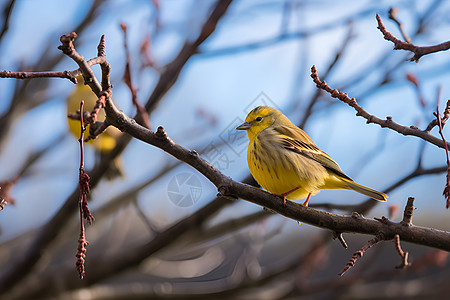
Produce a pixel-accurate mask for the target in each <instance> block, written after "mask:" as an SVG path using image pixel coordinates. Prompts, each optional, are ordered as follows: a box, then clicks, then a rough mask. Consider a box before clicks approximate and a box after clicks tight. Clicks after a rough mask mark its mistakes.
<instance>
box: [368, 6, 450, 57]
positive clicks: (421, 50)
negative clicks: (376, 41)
mask: <svg viewBox="0 0 450 300" xmlns="http://www.w3.org/2000/svg"><path fill="white" fill-rule="evenodd" d="M376 18H377V22H378V29H380V31H381V33H383V36H384V39H385V40H388V41H391V42H393V43H394V50H399V49H402V50H407V51H411V52H412V53H414V56H413V57H411V58H410V59H409V60H410V61H415V62H418V61H419V59H420V58H421V57H422V56H424V55H427V54H430V53H435V52H439V51H445V50H448V49H450V41H447V42H444V43H441V44H438V45H434V46H425V47H419V46H416V45H414V44H413V43H409V42H403V41H401V40H399V39H397V38H396V37H395V36H393V35H392V34H391V33H390V32H389V31H387V29H386V27H385V26H384V24H383V22H382V21H381V18H380V16H379V15H378V14H377V15H376Z"/></svg>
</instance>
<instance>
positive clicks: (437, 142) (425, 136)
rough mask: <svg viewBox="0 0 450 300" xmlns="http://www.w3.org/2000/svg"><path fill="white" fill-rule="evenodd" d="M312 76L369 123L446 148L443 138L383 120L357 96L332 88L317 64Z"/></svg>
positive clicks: (320, 85)
mask: <svg viewBox="0 0 450 300" xmlns="http://www.w3.org/2000/svg"><path fill="white" fill-rule="evenodd" d="M311 78H312V79H313V81H314V83H315V84H316V86H317V87H318V88H319V89H322V90H324V91H326V92H328V93H329V94H330V95H331V97H333V98H336V99H339V100H341V101H342V102H344V103H347V104H348V105H349V106H351V107H353V108H354V109H355V110H356V115H357V116H359V117H363V118H364V119H366V120H367V121H366V123H367V124H370V123H374V124H378V125H380V126H381V127H383V128H384V127H387V128H389V129H392V130H394V131H396V132H398V133H401V134H403V135H411V136H416V137H419V138H421V139H423V140H425V141H427V142H429V143H431V144H433V145H436V146H438V147H440V148H445V145H444V142H443V141H442V140H441V139H439V138H437V137H435V136H433V135H431V134H430V133H428V132H427V131H425V130H420V129H418V128H417V127H415V126H410V127H406V126H402V125H400V124H398V123H396V122H394V120H392V117H389V116H388V117H386V120H382V119H380V118H378V117H376V116H374V115H371V114H369V113H368V112H367V111H366V110H365V109H364V108H362V107H361V106H359V105H358V103H357V102H356V99H355V98H350V97H349V96H348V95H347V94H346V93H343V92H341V91H339V90H337V89H332V88H331V87H330V86H328V84H327V83H326V82H325V81H323V80H321V79H320V78H319V75H318V74H317V69H316V67H315V66H312V67H311Z"/></svg>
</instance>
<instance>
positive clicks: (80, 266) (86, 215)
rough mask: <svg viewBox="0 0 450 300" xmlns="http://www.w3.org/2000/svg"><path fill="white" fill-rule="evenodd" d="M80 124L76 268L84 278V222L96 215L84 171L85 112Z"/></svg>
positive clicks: (82, 103) (87, 176)
mask: <svg viewBox="0 0 450 300" xmlns="http://www.w3.org/2000/svg"><path fill="white" fill-rule="evenodd" d="M83 106H84V101H81V103H80V111H81V112H82V111H83ZM80 124H81V125H80V126H81V133H80V138H79V139H78V142H79V143H80V174H79V187H80V198H79V200H78V206H79V209H80V236H79V238H78V247H77V253H76V255H75V257H76V258H77V261H76V264H75V265H76V269H77V271H78V276H79V277H80V279H83V278H84V274H85V269H84V261H85V258H86V246H87V245H89V242H88V241H87V240H86V233H85V230H84V222H83V219H86V220H87V222H88V223H89V224H90V223H92V221H93V220H94V217H93V216H92V215H91V213H90V211H89V208H88V206H87V198H86V197H87V193H89V175H87V174H86V172H85V171H84V149H83V140H84V136H83V135H84V131H85V130H86V127H85V126H84V122H83V114H82V113H81V114H80Z"/></svg>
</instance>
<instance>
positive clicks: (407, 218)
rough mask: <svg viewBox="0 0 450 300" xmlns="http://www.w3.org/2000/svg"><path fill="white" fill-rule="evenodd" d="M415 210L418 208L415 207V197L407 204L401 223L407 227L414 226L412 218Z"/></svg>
mask: <svg viewBox="0 0 450 300" xmlns="http://www.w3.org/2000/svg"><path fill="white" fill-rule="evenodd" d="M415 209H416V208H415V207H414V197H409V198H408V202H407V203H406V206H405V211H404V212H403V220H402V221H401V223H402V224H404V225H406V226H411V225H412V217H413V213H414V210H415Z"/></svg>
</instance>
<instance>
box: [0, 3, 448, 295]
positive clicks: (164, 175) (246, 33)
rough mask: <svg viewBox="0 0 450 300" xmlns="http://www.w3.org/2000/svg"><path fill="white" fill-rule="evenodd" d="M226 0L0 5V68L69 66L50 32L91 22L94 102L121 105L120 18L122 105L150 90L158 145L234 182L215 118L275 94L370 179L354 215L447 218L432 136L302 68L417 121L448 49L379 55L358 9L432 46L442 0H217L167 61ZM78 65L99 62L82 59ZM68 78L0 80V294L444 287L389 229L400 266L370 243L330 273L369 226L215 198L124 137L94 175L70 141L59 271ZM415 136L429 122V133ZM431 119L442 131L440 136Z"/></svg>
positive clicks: (421, 254)
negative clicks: (107, 167)
mask: <svg viewBox="0 0 450 300" xmlns="http://www.w3.org/2000/svg"><path fill="white" fill-rule="evenodd" d="M226 2H228V1H212V0H200V1H192V0H190V1H188V0H176V1H175V0H153V1H149V0H134V1H120V0H96V1H57V0H42V1H26V0H25V1H24V0H22V1H8V0H3V1H1V2H0V12H1V14H0V69H1V70H10V71H63V70H73V69H76V68H77V66H76V65H75V63H74V62H73V61H72V60H71V59H69V58H68V57H66V56H65V55H63V54H62V53H61V51H59V50H58V49H57V46H58V45H59V44H60V42H59V37H60V36H61V35H63V34H68V33H70V32H72V31H76V32H77V34H78V38H77V39H76V40H75V47H76V49H77V51H78V52H79V53H80V54H82V55H83V56H84V57H85V58H86V59H90V58H93V57H95V56H96V54H97V48H96V47H97V45H98V42H99V40H100V37H101V35H103V34H104V35H105V38H106V55H107V59H108V61H109V62H110V63H111V67H112V69H111V82H112V84H113V85H114V88H113V98H114V101H115V103H116V105H117V106H118V107H119V108H120V109H121V110H123V111H124V112H125V113H126V114H127V115H129V116H134V115H135V113H136V109H135V107H134V106H133V104H132V101H131V93H130V90H129V89H128V87H127V86H126V85H125V84H124V82H123V74H124V70H125V64H126V55H125V49H124V34H123V32H122V30H121V28H120V24H121V23H124V24H126V25H127V42H128V47H129V50H130V58H131V60H130V67H131V70H132V79H133V83H134V85H135V86H136V87H137V88H138V100H139V101H140V103H142V104H143V105H145V104H146V103H147V102H148V100H149V98H150V99H152V98H151V97H159V99H160V100H159V102H158V105H156V106H152V107H151V109H150V123H151V126H152V129H155V128H157V126H160V125H161V126H163V127H164V128H165V129H166V130H167V133H168V135H169V136H170V137H171V138H172V139H173V140H174V141H176V142H177V143H179V144H181V145H182V146H184V147H186V148H188V149H195V150H197V151H198V152H199V153H201V155H202V157H204V158H205V159H206V160H208V161H209V162H211V163H212V164H213V165H214V166H215V167H217V168H218V169H219V170H220V171H222V172H223V173H225V174H226V175H228V176H230V177H232V178H233V179H235V180H242V179H244V178H245V177H247V176H248V175H249V171H248V168H247V162H246V146H247V139H246V136H245V133H243V132H236V131H235V130H234V128H235V127H236V126H237V125H238V124H239V123H240V122H242V120H243V119H244V118H245V116H246V114H247V113H248V112H249V111H250V110H251V109H252V108H253V107H255V106H257V105H261V104H266V105H270V106H273V107H276V108H279V109H281V110H282V111H283V112H284V113H285V114H286V115H287V116H288V117H289V118H290V119H291V120H292V121H293V122H294V123H296V124H298V125H299V126H302V128H304V130H305V131H306V132H307V133H308V134H309V135H310V136H311V137H312V139H313V140H314V141H315V143H316V144H317V145H318V146H319V147H320V148H321V149H322V150H324V151H325V152H327V153H328V154H329V155H330V156H332V157H333V158H334V159H335V160H336V161H337V162H338V163H339V164H340V166H341V168H342V169H343V170H344V171H345V172H346V173H347V174H348V175H349V176H350V177H352V178H353V179H354V180H355V181H357V182H360V183H362V184H364V185H367V186H369V187H372V188H374V189H377V190H380V191H387V192H388V194H389V199H388V202H387V203H378V204H377V205H375V206H374V207H373V208H372V209H368V210H364V211H363V213H364V215H365V216H368V217H372V216H376V217H381V216H383V215H384V216H389V217H390V218H391V219H392V220H394V221H399V220H401V217H402V211H403V207H404V205H405V203H406V200H407V198H408V197H409V196H412V197H415V198H416V202H415V206H416V207H417V210H416V211H415V215H414V220H413V222H414V224H416V225H420V226H425V227H434V228H437V229H442V230H448V229H450V224H449V222H448V214H449V211H448V210H446V209H445V199H444V198H443V196H442V191H443V188H444V185H445V180H446V179H445V173H444V170H445V168H446V159H445V152H444V150H442V149H439V148H437V147H435V146H433V145H430V144H427V143H425V142H423V141H421V140H420V139H418V138H415V137H405V136H402V135H401V134H399V133H396V132H393V131H390V130H388V129H382V128H380V127H379V126H378V125H374V124H369V125H367V124H366V122H365V119H363V118H360V117H356V116H355V111H354V110H353V109H352V108H350V107H349V106H347V105H345V104H343V103H341V102H338V101H336V100H335V99H332V98H330V96H329V95H326V94H322V93H319V92H318V91H317V89H316V87H315V85H314V84H313V83H312V80H311V78H310V68H311V66H312V65H316V67H317V69H318V71H319V75H320V76H321V78H323V79H326V81H327V83H328V84H330V86H332V87H333V88H339V89H340V90H342V91H344V92H346V93H348V94H349V95H350V97H355V98H356V99H357V101H358V103H359V104H360V105H362V106H364V108H365V109H366V110H367V111H368V112H369V113H371V114H374V115H376V116H378V117H380V118H385V117H386V116H392V117H393V119H394V121H396V122H398V123H400V124H403V125H405V126H410V125H414V126H417V127H419V128H422V129H425V128H426V126H427V125H428V123H429V122H430V121H431V120H432V119H433V118H434V116H433V112H434V111H436V105H437V90H438V88H439V87H442V90H441V94H440V99H439V105H440V110H441V112H442V111H443V110H444V108H445V104H446V101H447V99H448V98H449V96H448V95H449V93H450V92H449V91H448V88H447V84H446V83H447V82H448V80H449V75H450V73H449V70H450V68H449V64H450V60H449V55H448V53H447V52H440V53H436V54H431V55H428V56H425V57H422V58H421V59H420V61H419V63H414V62H410V61H408V60H407V59H408V58H410V57H411V56H412V54H410V53H407V52H405V51H393V50H392V48H393V45H392V43H391V42H388V41H386V40H384V39H383V36H382V34H381V33H380V31H379V30H378V29H377V22H376V19H375V14H376V13H378V14H379V15H380V16H381V18H382V20H383V22H384V24H385V25H386V27H387V29H388V30H389V31H390V32H392V33H393V34H394V35H395V36H396V37H398V38H400V39H402V35H401V34H400V32H399V29H398V26H397V24H395V23H394V22H393V21H392V20H390V19H389V17H388V12H389V9H390V8H391V7H395V8H398V14H397V18H398V20H399V21H400V22H401V23H402V25H403V27H404V30H405V32H406V33H407V34H408V35H409V36H410V37H411V39H412V41H413V42H414V43H415V44H416V45H434V44H438V43H441V42H443V41H446V40H448V39H449V35H448V32H450V31H449V29H450V26H449V25H450V24H449V18H448V15H449V13H450V3H449V2H447V1H423V0H420V1H419V0H417V1H346V0H344V1H330V0H322V1H308V0H285V1H274V0H263V1H260V0H234V1H231V4H230V5H229V7H228V8H227V9H226V12H225V13H224V15H223V16H219V17H217V18H216V20H215V21H217V26H216V28H215V30H214V32H213V33H212V34H211V36H209V37H208V38H207V39H206V40H205V41H204V42H202V43H200V44H199V46H198V49H196V51H195V53H193V54H192V55H190V56H188V59H187V61H186V62H185V63H181V64H180V63H179V61H176V62H173V61H174V60H175V58H177V57H178V58H179V52H180V50H181V49H185V48H186V45H191V44H192V43H194V41H196V40H197V38H198V36H199V34H200V32H201V31H202V28H204V24H205V22H206V21H207V20H208V19H209V18H212V19H214V15H213V16H212V17H211V13H212V11H213V10H214V9H215V8H216V7H220V6H223V7H225V6H226V5H225V4H226ZM219 15H220V14H219ZM174 65H175V67H176V68H177V70H181V71H180V74H179V76H178V77H177V78H176V76H175V78H174V79H176V81H175V83H174V85H173V86H172V87H170V86H169V89H168V90H167V92H166V91H164V90H163V91H161V90H156V89H155V87H158V80H164V78H166V77H164V76H166V75H167V73H168V72H167V70H169V69H171V68H173V67H174ZM94 70H95V72H96V74H97V75H98V76H100V74H101V72H100V69H99V67H98V66H94ZM161 78H162V79H161ZM408 78H409V79H408ZM414 81H415V82H416V83H417V85H415V84H414ZM74 89H75V85H74V84H73V83H71V82H70V81H68V80H66V79H59V78H58V79H55V78H52V79H42V78H39V79H30V80H17V79H0V91H1V92H0V97H1V101H0V116H1V117H0V181H2V184H3V186H2V188H3V189H5V187H6V185H5V182H6V181H8V180H11V179H13V178H18V180H17V182H16V184H15V185H14V186H12V188H11V197H12V198H14V199H15V203H9V204H8V205H7V206H6V207H5V209H4V210H3V211H1V212H0V229H1V234H0V243H1V244H0V262H1V266H2V268H1V270H0V278H1V280H0V290H1V291H2V293H3V295H2V296H5V297H9V299H12V298H21V299H24V298H25V299H30V298H33V299H36V298H58V299H138V298H146V299H148V298H158V299H159V298H164V299H172V298H173V299H175V298H177V299H181V298H182V299H186V298H194V299H198V298H200V297H202V298H214V299H218V298H231V297H233V298H238V299H297V298H300V297H305V298H314V299H319V298H323V299H329V298H331V297H332V298H335V299H349V298H351V299H378V298H395V299H398V298H408V297H410V298H414V297H416V298H421V297H422V298H423V297H437V296H442V295H445V294H447V293H448V289H449V288H448V284H447V283H446V282H448V280H449V277H450V273H449V271H448V263H447V253H446V252H441V251H437V250H434V249H428V248H425V247H420V246H415V245H412V244H408V243H402V246H403V248H404V250H405V251H409V258H410V262H411V263H412V266H411V267H410V268H408V269H405V270H398V269H395V266H396V265H398V264H399V263H400V257H399V256H398V254H397V252H396V250H395V248H394V244H393V243H392V242H385V243H380V244H377V245H376V246H374V247H373V248H372V249H370V250H369V251H368V252H366V254H365V256H364V257H362V258H360V259H359V260H358V262H357V264H356V266H355V267H353V268H352V269H351V270H350V271H348V273H346V274H345V275H344V276H343V277H339V276H337V273H338V272H339V271H341V269H342V268H343V267H344V266H345V264H346V263H347V261H348V259H349V258H350V257H351V255H352V253H353V252H355V251H356V250H358V249H359V248H361V247H362V246H363V245H364V244H365V243H366V242H367V240H368V239H370V238H371V237H369V236H357V235H351V234H344V238H345V239H346V240H347V242H348V244H349V249H347V250H345V249H344V248H343V247H342V246H341V245H340V243H339V242H338V241H337V240H333V239H332V235H331V233H329V232H327V231H324V230H321V229H317V228H314V227H311V226H309V225H307V224H301V225H299V224H297V223H296V222H294V221H292V220H289V219H286V218H284V217H282V216H279V215H274V214H271V213H269V212H266V211H263V210H262V208H261V207H258V206H255V205H253V204H251V203H248V202H246V201H243V200H237V201H231V200H224V199H216V198H215V196H216V193H217V190H216V188H215V187H214V186H213V185H212V184H211V183H210V182H209V181H207V180H206V179H205V178H204V177H203V176H202V175H201V174H199V173H198V172H196V171H195V170H194V169H192V168H191V167H189V166H187V165H185V164H183V163H180V162H178V161H177V160H176V159H174V158H173V157H171V156H170V155H168V154H166V153H164V152H163V151H161V150H159V149H157V148H154V147H152V146H149V145H147V144H144V143H142V142H139V141H136V140H131V141H128V142H124V145H125V146H126V148H125V149H124V150H123V152H122V153H121V155H120V165H121V169H122V173H123V174H122V176H118V177H114V178H112V179H107V178H106V177H105V176H100V175H99V176H97V175H95V174H100V173H101V174H102V173H104V172H102V171H101V170H100V167H99V162H101V161H102V160H103V159H104V157H105V155H104V154H103V155H102V154H100V153H99V152H98V151H97V150H95V148H94V147H86V148H85V152H86V153H85V163H86V168H87V171H88V173H89V174H90V175H91V177H95V178H96V180H95V183H93V186H92V190H91V193H90V195H89V203H90V204H89V205H90V208H91V211H92V213H93V215H94V217H95V218H96V221H95V222H94V223H93V224H92V225H90V226H87V233H86V234H87V240H88V241H89V242H90V244H89V246H88V247H87V258H86V278H85V279H84V280H79V279H78V276H77V273H76V270H75V257H74V255H75V253H76V247H77V240H78V229H79V218H78V216H77V208H76V203H75V205H72V204H68V203H69V201H72V202H71V203H73V201H75V202H76V201H77V200H76V197H74V196H73V195H72V193H74V192H75V193H76V190H77V185H78V168H79V144H78V142H77V139H76V138H75V137H74V136H73V135H71V134H70V133H69V130H68V122H67V100H66V99H67V97H68V96H69V95H70V94H71V93H72V92H73V91H74ZM80 100H81V99H80ZM153 103H155V102H153ZM432 133H433V134H435V135H436V136H439V135H438V132H437V129H436V128H435V129H433V131H432ZM449 133H450V131H449V130H448V129H444V134H446V135H447V136H449V139H450V134H449ZM125 139H126V138H125ZM418 165H419V166H420V168H418ZM430 170H431V171H430ZM96 172H97V173H96ZM428 173H429V174H428ZM17 176H19V177H17ZM97 181H98V183H97ZM71 195H72V196H71ZM366 200H367V199H366V198H365V197H364V196H362V195H360V194H357V193H354V192H351V191H335V190H332V191H322V192H320V193H319V194H318V195H316V196H314V197H312V199H311V202H310V204H311V205H314V204H316V205H317V204H323V203H332V204H335V205H338V206H340V205H346V207H347V208H348V209H347V210H340V209H339V207H337V209H335V210H332V211H333V212H336V213H343V214H350V213H351V212H352V211H353V210H355V209H356V208H357V207H358V206H357V205H358V204H360V203H363V202H364V201H366ZM348 205H350V207H348ZM344 207H345V206H344ZM318 208H319V209H324V208H323V206H319V207H318ZM389 208H390V210H389ZM395 211H396V212H395ZM392 212H393V213H392Z"/></svg>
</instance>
